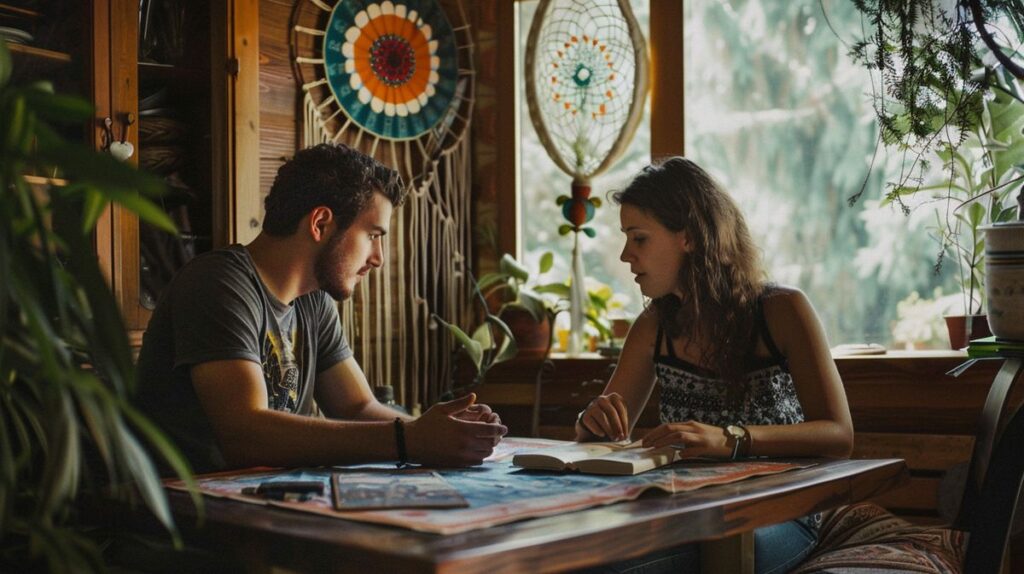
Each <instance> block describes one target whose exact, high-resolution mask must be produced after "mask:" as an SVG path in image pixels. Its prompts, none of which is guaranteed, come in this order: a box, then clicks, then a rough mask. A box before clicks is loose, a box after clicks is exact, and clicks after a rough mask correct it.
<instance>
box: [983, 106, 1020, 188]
mask: <svg viewBox="0 0 1024 574" xmlns="http://www.w3.org/2000/svg"><path fill="white" fill-rule="evenodd" d="M986 105H987V107H988V113H989V116H990V118H991V128H990V129H991V134H992V139H994V140H996V141H997V142H999V143H1000V144H1002V149H1001V150H999V151H998V152H994V153H993V154H992V155H993V158H992V159H993V169H994V170H995V176H996V182H997V183H998V182H1000V181H1001V180H1002V178H1003V177H1004V176H1005V175H1006V174H1007V173H1009V172H1011V171H1016V170H1017V166H1018V165H1020V164H1021V163H1024V103H1021V102H1020V101H1019V100H1016V99H1014V98H1012V97H1010V96H1009V95H1008V94H1006V93H1004V92H1000V91H998V90H997V91H996V97H995V99H994V100H991V101H989V102H987V104H986Z"/></svg>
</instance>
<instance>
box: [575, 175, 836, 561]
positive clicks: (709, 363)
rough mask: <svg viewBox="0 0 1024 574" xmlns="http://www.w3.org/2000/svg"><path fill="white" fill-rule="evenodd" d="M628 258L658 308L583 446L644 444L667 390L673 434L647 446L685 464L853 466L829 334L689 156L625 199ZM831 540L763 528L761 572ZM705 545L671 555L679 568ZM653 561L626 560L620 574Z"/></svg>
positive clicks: (810, 526) (800, 526)
mask: <svg viewBox="0 0 1024 574" xmlns="http://www.w3.org/2000/svg"><path fill="white" fill-rule="evenodd" d="M613 199H614V201H615V202H616V203H618V204H619V205H620V206H621V213H620V219H621V222H622V231H623V233H625V235H626V245H625V247H623V249H622V255H621V259H622V261H624V262H625V263H628V264H629V266H630V271H632V272H633V274H634V275H636V282H637V283H638V284H639V285H640V290H641V292H642V293H643V295H644V297H646V298H649V299H650V300H651V304H650V305H648V306H647V308H646V309H645V310H644V312H643V313H641V315H640V317H639V318H638V319H637V320H636V322H635V323H634V324H633V327H632V328H631V329H630V331H629V334H628V336H627V337H626V341H625V344H624V345H623V349H622V354H621V355H620V357H619V362H618V366H617V368H616V369H615V373H614V374H613V375H612V378H611V381H610V382H609V383H608V386H607V387H606V388H605V390H604V392H603V394H601V395H600V396H599V397H597V398H596V399H594V400H593V401H591V403H590V404H589V405H588V406H587V408H586V409H584V410H583V411H582V412H581V413H580V415H579V417H578V419H577V424H576V432H577V439H578V440H584V441H589V440H623V439H626V438H628V437H629V436H630V433H631V432H632V430H633V426H634V424H635V423H636V418H637V416H638V415H639V413H641V412H642V411H643V409H644V406H645V404H646V403H647V400H648V398H649V397H650V395H651V391H652V390H653V388H654V385H655V383H657V384H660V385H661V405H660V414H661V425H660V426H658V427H657V428H655V429H654V430H652V431H651V432H649V433H648V434H647V435H645V436H644V437H643V445H644V446H645V447H663V446H667V445H673V446H676V447H677V448H679V449H681V450H682V453H681V454H682V455H683V456H685V457H693V456H701V457H714V458H721V459H738V458H745V457H749V456H758V457H761V456H768V457H779V456H787V457H800V456H810V457H815V456H825V457H847V456H849V455H850V451H851V449H852V446H853V425H852V423H851V420H850V410H849V407H848V406H847V403H846V395H845V394H844V392H843V387H842V382H841V381H840V379H839V373H838V372H837V371H836V367H835V363H834V362H833V361H832V358H831V355H830V353H829V347H828V342H827V340H826V337H825V333H824V331H823V329H822V327H821V324H820V322H819V321H818V318H817V315H816V314H815V312H814V309H813V308H812V307H811V304H810V302H809V301H808V300H807V297H806V296H805V295H804V294H803V293H802V292H800V291H799V290H797V289H793V288H789V287H781V286H776V285H773V284H770V283H767V282H766V281H765V279H764V272H763V270H762V268H761V263H760V257H759V254H758V248H757V247H756V246H755V245H754V243H753V241H752V239H751V237H750V233H749V231H748V230H747V225H746V223H745V221H744V219H743V215H742V213H741V212H740V210H739V209H738V208H737V206H736V204H735V203H734V202H733V201H732V199H731V198H730V197H729V196H728V195H727V194H726V193H725V192H724V191H723V190H722V189H721V188H720V187H719V185H718V184H717V183H716V182H715V181H714V180H713V179H712V178H711V177H710V176H709V175H708V174H707V173H706V172H705V171H704V170H703V169H701V168H700V167H698V166H697V165H696V164H694V163H693V162H692V161H690V160H687V159H685V158H681V157H675V158H672V159H669V160H668V161H666V162H664V163H663V164H661V165H657V166H654V165H652V166H649V167H647V168H645V169H644V170H643V171H642V172H641V173H640V174H639V175H638V176H637V177H636V178H635V179H633V181H632V182H631V183H630V184H629V186H628V187H627V188H626V189H624V190H623V191H620V192H617V193H615V194H613ZM816 541H817V525H816V524H815V520H814V519H813V518H812V517H808V518H804V519H800V520H797V521H793V522H789V523H784V524H780V525H777V526H772V527H767V528H762V529H759V530H757V531H755V550H754V557H755V570H756V571H757V572H759V573H769V572H772V573H774V572H785V571H787V570H789V569H791V568H792V567H793V566H795V565H796V564H797V563H799V562H800V560H802V559H803V558H804V557H805V556H806V555H807V554H809V553H810V551H811V550H812V549H813V547H814V544H815V543H816ZM694 555H695V551H694V549H693V548H691V547H685V548H680V549H675V550H674V551H673V552H670V553H660V554H659V555H658V556H657V557H656V558H657V561H656V564H660V565H664V566H667V567H669V568H672V569H676V570H678V568H679V567H680V566H681V565H683V566H687V565H690V564H693V563H694V562H695V559H694ZM652 558H655V557H653V556H651V557H644V558H641V559H639V560H635V561H631V562H630V563H624V564H623V565H620V567H619V568H618V570H619V571H629V570H630V569H631V568H632V566H634V565H643V566H644V571H645V572H646V571H650V570H651V569H652V568H651V567H652V566H655V565H656V564H655V563H654V562H652V561H651V559H652Z"/></svg>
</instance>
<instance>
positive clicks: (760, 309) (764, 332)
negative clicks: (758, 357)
mask: <svg viewBox="0 0 1024 574" xmlns="http://www.w3.org/2000/svg"><path fill="white" fill-rule="evenodd" d="M754 320H755V321H756V322H757V327H756V328H755V329H754V332H755V333H760V335H761V339H762V340H763V341H764V345H765V346H766V347H768V352H769V353H771V355H772V358H773V359H775V362H776V363H778V364H780V365H782V366H783V367H786V366H787V365H788V364H789V363H788V362H787V361H786V356H785V355H783V354H782V351H780V350H779V347H778V346H777V345H776V344H775V340H774V339H772V333H771V331H769V330H768V321H766V320H765V318H764V296H763V295H762V296H761V297H758V298H757V311H756V313H755V317H754Z"/></svg>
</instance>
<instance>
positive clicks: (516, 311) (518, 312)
mask: <svg viewBox="0 0 1024 574" xmlns="http://www.w3.org/2000/svg"><path fill="white" fill-rule="evenodd" d="M500 317H501V320H502V321H504V322H505V324H506V325H508V328H509V329H510V330H511V331H512V336H514V337H515V338H516V346H517V347H518V348H519V352H518V353H517V354H516V356H517V357H519V358H522V359H538V358H544V357H545V356H546V355H547V353H548V348H549V346H550V344H551V321H550V320H548V318H547V317H546V316H545V317H544V319H543V320H542V321H537V320H536V319H534V318H533V315H531V314H530V312H529V311H527V310H526V309H523V308H521V307H506V308H505V309H504V310H503V311H502V312H501V315H500Z"/></svg>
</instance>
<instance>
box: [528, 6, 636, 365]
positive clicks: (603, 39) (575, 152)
mask: <svg viewBox="0 0 1024 574" xmlns="http://www.w3.org/2000/svg"><path fill="white" fill-rule="evenodd" d="M646 93H647V48H646V44H645V42H644V38H643V35H642V34H641V32H640V29H639V26H638V25H637V22H636V19H635V18H634V17H633V12H632V10H631V9H630V7H629V1H628V0H617V1H615V0H600V1H597V0H594V1H590V0H587V1H584V0H541V3H540V6H539V7H538V8H537V15H536V16H535V17H534V20H533V24H532V25H531V26H530V36H529V39H528V40H527V48H526V96H527V102H528V104H529V108H530V119H531V120H532V121H533V125H534V128H535V129H536V131H537V136H538V137H539V138H540V141H541V143H542V144H543V145H544V149H545V150H547V152H548V155H549V156H551V159H552V160H554V162H555V164H556V165H558V167H559V169H561V170H562V171H564V172H565V173H567V174H569V175H570V176H571V177H572V193H571V195H567V196H566V195H563V196H561V197H559V198H558V203H559V205H561V206H562V215H564V216H565V218H566V219H567V220H568V221H569V223H568V224H565V225H562V226H561V227H560V228H559V233H560V234H562V235H568V234H569V233H572V234H573V248H572V285H571V288H570V323H571V327H570V329H571V330H570V339H569V341H570V342H569V352H570V354H575V353H578V352H579V351H580V350H581V347H582V336H583V321H584V313H585V305H586V304H587V296H586V289H585V287H584V285H583V278H584V270H583V255H582V253H581V251H580V233H581V232H582V233H584V234H586V235H587V236H589V237H594V235H595V232H594V230H593V228H590V227H585V225H586V223H587V222H588V221H590V220H591V219H593V217H594V210H595V209H596V208H598V207H600V205H601V200H600V199H598V198H592V197H590V180H591V178H593V177H594V176H596V175H598V174H599V173H601V172H603V171H604V170H605V169H607V168H608V166H610V165H611V164H612V162H613V161H615V159H616V158H618V156H619V155H620V154H621V153H622V151H623V150H624V149H625V147H626V145H627V144H628V143H629V141H630V140H631V139H632V137H633V133H634V132H635V131H636V127H637V124H638V123H639V121H640V116H641V114H642V112H643V105H644V97H645V95H646Z"/></svg>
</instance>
